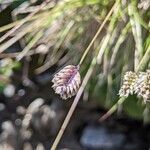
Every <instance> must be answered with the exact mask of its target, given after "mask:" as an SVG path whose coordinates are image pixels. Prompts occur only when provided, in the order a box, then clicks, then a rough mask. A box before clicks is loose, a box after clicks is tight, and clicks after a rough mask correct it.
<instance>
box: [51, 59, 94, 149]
mask: <svg viewBox="0 0 150 150" xmlns="http://www.w3.org/2000/svg"><path fill="white" fill-rule="evenodd" d="M95 65H96V58H94V59H93V61H92V63H91V66H90V68H89V70H88V71H87V73H86V75H85V77H84V79H83V82H82V85H81V87H80V88H79V91H78V93H77V95H76V97H75V99H74V101H73V103H72V105H71V107H70V109H69V112H68V113H67V116H66V118H65V120H64V122H63V124H62V126H61V129H60V130H59V132H58V134H57V137H56V139H55V141H54V143H53V145H52V147H51V150H56V147H57V145H58V143H59V141H60V139H61V137H62V135H63V133H64V131H65V129H66V127H67V125H68V123H69V121H70V119H71V116H72V114H73V112H74V110H75V108H76V106H77V104H78V102H79V100H80V97H81V95H82V93H83V90H84V88H85V86H86V84H87V82H88V81H89V78H90V77H91V75H92V72H93V70H94V66H95Z"/></svg>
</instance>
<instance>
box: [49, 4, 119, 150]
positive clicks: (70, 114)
mask: <svg viewBox="0 0 150 150" xmlns="http://www.w3.org/2000/svg"><path fill="white" fill-rule="evenodd" d="M116 6H117V3H115V4H114V5H113V7H112V8H111V10H110V12H109V13H108V15H107V16H106V18H105V20H104V22H103V23H102V24H101V26H100V28H99V29H98V31H97V33H96V34H95V36H94V38H93V39H92V41H91V42H90V44H89V46H88V47H87V49H86V50H85V52H84V54H83V57H82V58H81V61H80V62H79V65H81V64H82V62H83V60H84V58H85V57H86V55H87V53H88V51H89V49H90V48H91V46H92V44H93V43H94V41H95V40H96V38H97V36H98V34H99V33H100V31H101V30H102V28H103V27H104V25H105V23H106V22H107V20H108V19H109V17H110V16H111V14H112V12H113V10H114V9H115V8H116ZM96 60H97V58H95V57H94V58H93V61H92V62H91V65H90V68H89V69H88V71H87V73H86V75H85V77H84V79H83V82H82V84H81V87H80V88H79V91H78V93H77V95H76V97H75V99H74V101H73V103H72V105H71V107H70V109H69V112H68V114H67V116H66V118H65V120H64V122H63V124H62V126H61V128H60V130H59V132H58V134H57V136H56V139H55V141H54V142H53V145H52V147H51V150H56V148H57V145H58V143H59V141H60V139H61V137H62V135H63V133H64V131H65V129H66V127H67V125H68V123H69V121H70V119H71V116H72V114H73V112H74V110H75V108H76V106H77V104H78V102H79V99H80V97H81V95H82V93H83V90H84V88H85V86H86V84H87V82H88V81H89V79H90V76H91V75H92V72H93V70H94V66H95V65H96Z"/></svg>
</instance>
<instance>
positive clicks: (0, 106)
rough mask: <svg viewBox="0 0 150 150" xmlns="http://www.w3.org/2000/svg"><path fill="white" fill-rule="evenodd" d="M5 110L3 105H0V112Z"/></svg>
mask: <svg viewBox="0 0 150 150" xmlns="http://www.w3.org/2000/svg"><path fill="white" fill-rule="evenodd" d="M4 109H5V105H4V104H3V103H0V111H3V110H4Z"/></svg>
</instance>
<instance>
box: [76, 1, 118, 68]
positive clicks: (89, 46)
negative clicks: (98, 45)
mask: <svg viewBox="0 0 150 150" xmlns="http://www.w3.org/2000/svg"><path fill="white" fill-rule="evenodd" d="M116 6H117V3H115V4H114V5H113V7H112V8H111V10H110V11H109V13H108V14H107V16H106V18H105V20H104V21H103V22H102V24H101V25H100V27H99V29H98V31H97V32H96V34H95V36H94V37H93V39H92V41H91V42H90V44H89V45H88V47H87V48H86V50H85V51H84V54H83V56H82V58H81V60H80V62H79V65H81V64H82V63H83V61H84V59H85V57H86V55H87V54H88V52H89V50H90V48H91V46H92V45H93V43H94V41H95V40H96V38H97V37H98V35H99V33H100V32H101V31H102V29H103V27H104V25H105V24H106V22H107V20H108V19H109V17H110V16H111V14H112V12H113V10H114V9H115V8H116Z"/></svg>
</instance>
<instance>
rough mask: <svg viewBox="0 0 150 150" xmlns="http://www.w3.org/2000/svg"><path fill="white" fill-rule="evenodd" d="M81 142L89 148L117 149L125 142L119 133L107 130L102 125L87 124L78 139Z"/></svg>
mask: <svg viewBox="0 0 150 150" xmlns="http://www.w3.org/2000/svg"><path fill="white" fill-rule="evenodd" d="M80 142H81V144H82V145H83V146H84V147H86V148H89V149H105V150H107V149H111V150H112V149H117V148H121V147H122V144H123V143H124V142H125V136H124V135H123V134H121V133H115V132H108V130H107V129H106V128H104V127H94V126H88V127H86V128H85V129H84V131H83V134H82V136H81V139H80Z"/></svg>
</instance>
